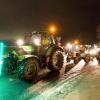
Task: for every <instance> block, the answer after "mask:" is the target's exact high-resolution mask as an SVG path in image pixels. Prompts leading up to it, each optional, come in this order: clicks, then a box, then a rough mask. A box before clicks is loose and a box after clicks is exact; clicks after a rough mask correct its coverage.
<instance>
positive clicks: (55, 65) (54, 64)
mask: <svg viewBox="0 0 100 100" xmlns="http://www.w3.org/2000/svg"><path fill="white" fill-rule="evenodd" d="M63 63H64V56H63V53H62V51H61V50H59V49H56V50H54V51H53V52H52V54H51V56H50V59H49V64H48V68H49V69H50V70H51V71H58V70H60V69H61V68H62V67H63Z"/></svg>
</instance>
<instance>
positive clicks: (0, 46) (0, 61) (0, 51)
mask: <svg viewBox="0 0 100 100" xmlns="http://www.w3.org/2000/svg"><path fill="white" fill-rule="evenodd" d="M3 45H4V44H3V43H0V75H1V74H2V64H3Z"/></svg>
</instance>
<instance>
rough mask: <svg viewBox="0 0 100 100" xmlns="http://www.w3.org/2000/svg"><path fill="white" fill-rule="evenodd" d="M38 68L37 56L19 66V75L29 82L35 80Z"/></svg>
mask: <svg viewBox="0 0 100 100" xmlns="http://www.w3.org/2000/svg"><path fill="white" fill-rule="evenodd" d="M38 69H39V62H38V60H37V59H35V58H32V59H28V60H26V61H24V62H22V64H20V66H19V68H18V77H19V78H20V79H24V80H26V81H29V82H32V81H33V82H35V81H36V79H37V75H38Z"/></svg>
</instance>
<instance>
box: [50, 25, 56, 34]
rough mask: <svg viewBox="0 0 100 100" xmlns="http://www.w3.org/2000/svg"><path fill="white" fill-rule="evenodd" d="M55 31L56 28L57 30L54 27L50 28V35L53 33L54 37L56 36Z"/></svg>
mask: <svg viewBox="0 0 100 100" xmlns="http://www.w3.org/2000/svg"><path fill="white" fill-rule="evenodd" d="M55 31H56V28H55V27H54V26H52V27H50V33H51V34H52V35H54V34H55Z"/></svg>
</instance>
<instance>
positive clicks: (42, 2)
mask: <svg viewBox="0 0 100 100" xmlns="http://www.w3.org/2000/svg"><path fill="white" fill-rule="evenodd" d="M51 23H54V24H55V25H57V27H58V32H59V33H60V34H62V35H63V36H66V37H67V38H73V37H74V38H77V37H78V38H80V39H82V40H84V41H93V40H95V39H96V27H97V26H98V25H99V24H100V0H0V38H5V37H7V38H9V37H10V36H14V37H15V38H16V37H17V38H18V37H20V35H21V33H24V32H28V31H32V30H34V29H35V30H46V29H47V27H48V25H49V24H51ZM5 35H6V36H5ZM11 38H12V37H11Z"/></svg>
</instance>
